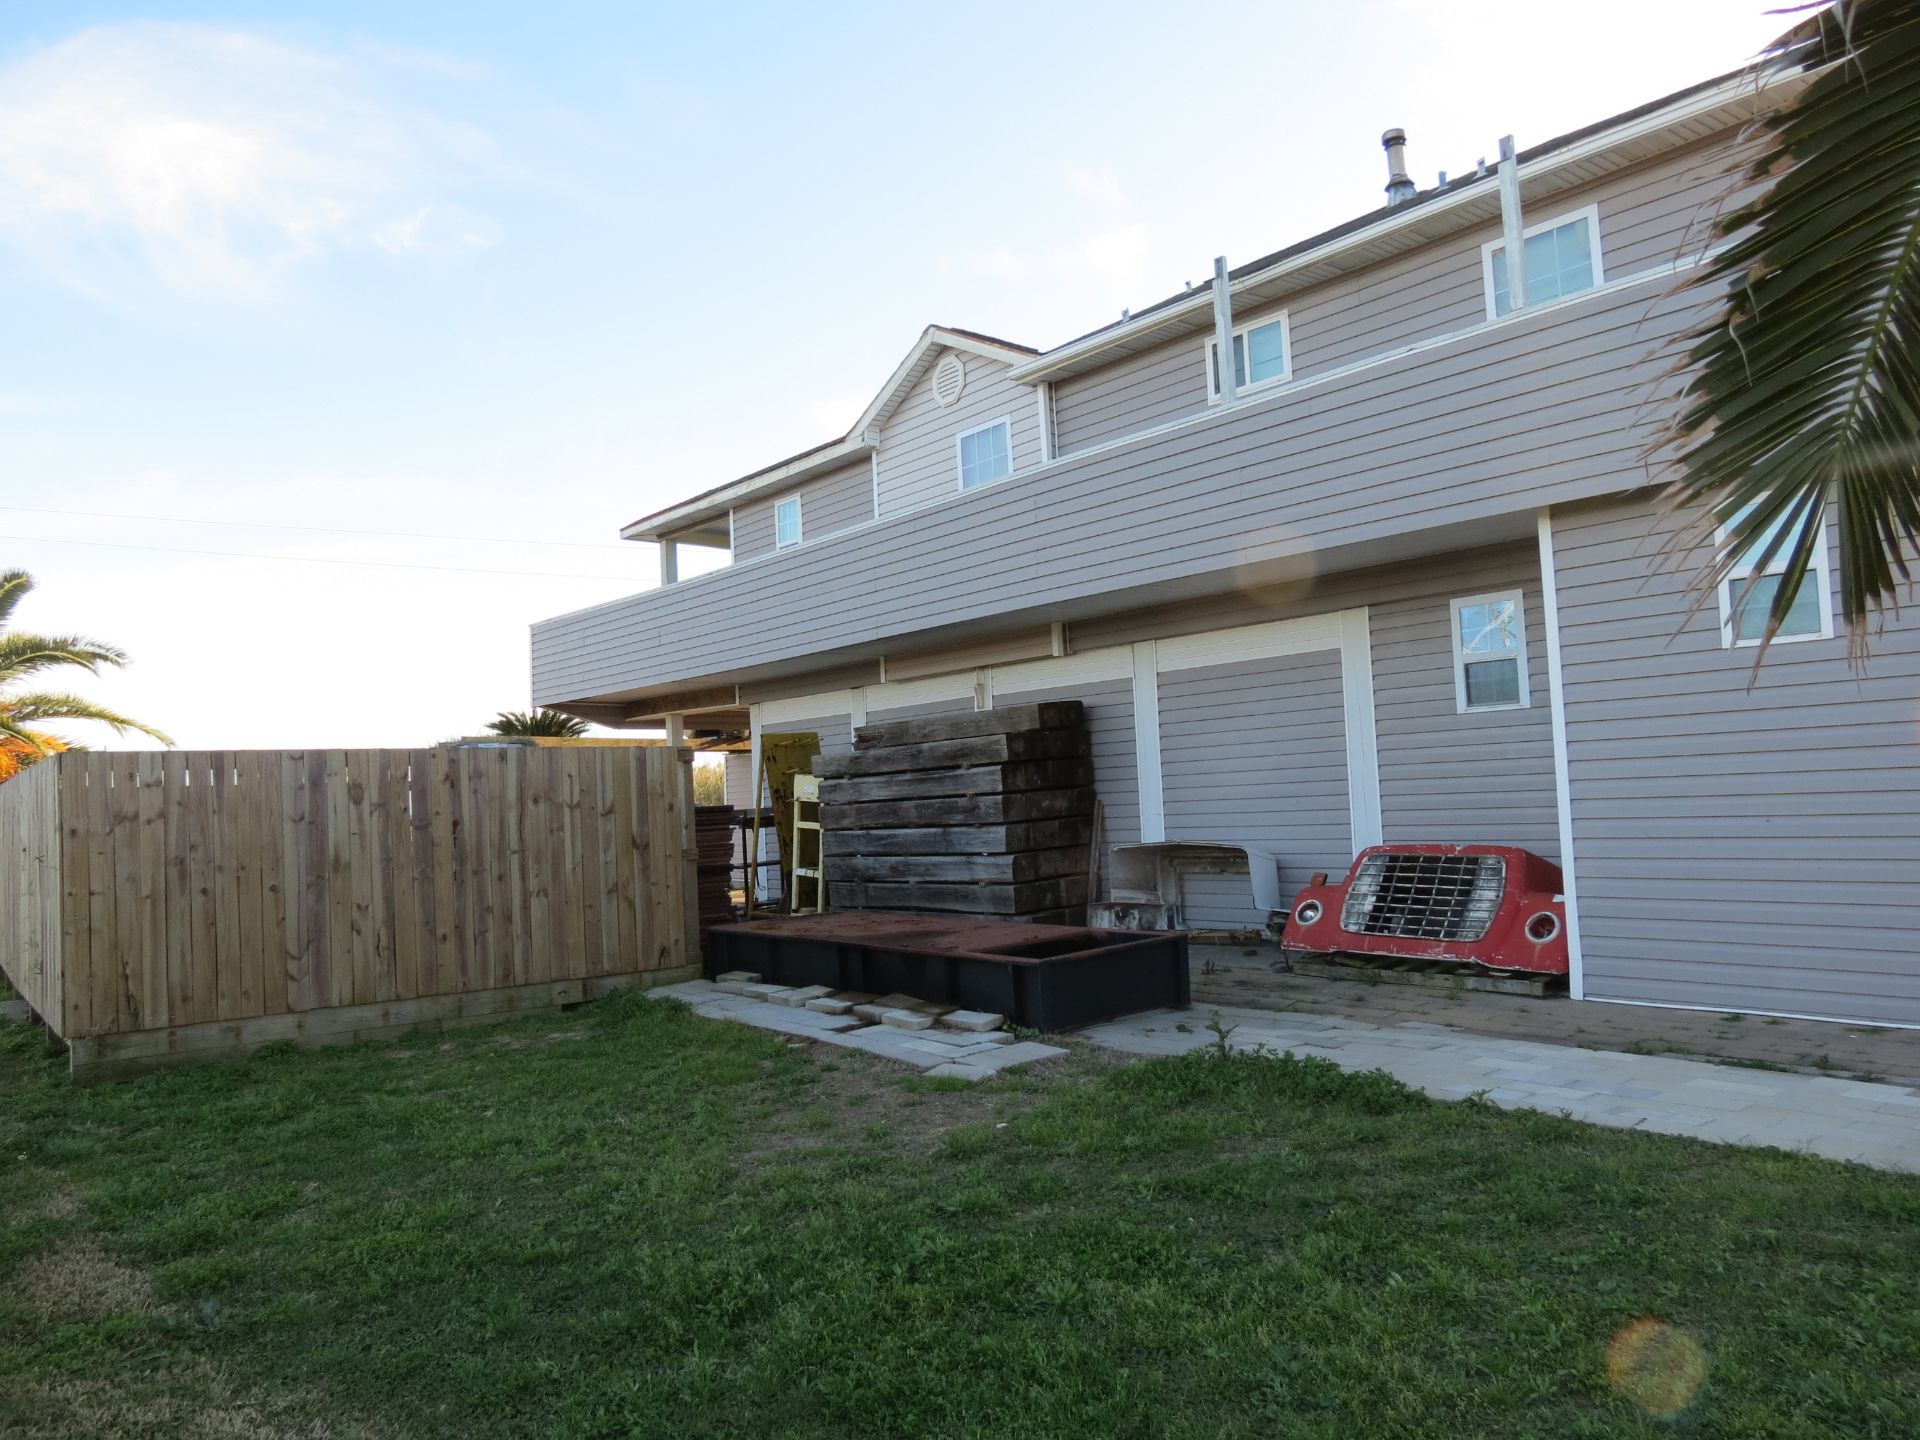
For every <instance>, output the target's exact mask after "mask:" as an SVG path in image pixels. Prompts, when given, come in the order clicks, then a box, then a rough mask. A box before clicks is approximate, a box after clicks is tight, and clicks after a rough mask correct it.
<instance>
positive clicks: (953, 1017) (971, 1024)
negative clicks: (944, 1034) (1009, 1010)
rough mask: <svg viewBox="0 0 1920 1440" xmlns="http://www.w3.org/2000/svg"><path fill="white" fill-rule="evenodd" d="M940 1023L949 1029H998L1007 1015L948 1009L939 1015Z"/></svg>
mask: <svg viewBox="0 0 1920 1440" xmlns="http://www.w3.org/2000/svg"><path fill="white" fill-rule="evenodd" d="M940 1023H941V1024H942V1025H944V1026H946V1027H947V1028H948V1029H951V1030H973V1031H986V1030H998V1029H999V1028H1000V1027H1001V1026H1002V1025H1005V1024H1006V1023H1007V1017H1006V1016H1004V1015H995V1014H993V1013H991V1012H990V1011H986V1010H949V1011H948V1012H947V1013H946V1014H944V1015H942V1016H941V1017H940Z"/></svg>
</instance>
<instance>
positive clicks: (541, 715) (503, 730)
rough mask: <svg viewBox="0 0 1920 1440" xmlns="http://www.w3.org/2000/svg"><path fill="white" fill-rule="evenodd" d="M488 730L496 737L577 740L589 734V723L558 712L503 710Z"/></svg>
mask: <svg viewBox="0 0 1920 1440" xmlns="http://www.w3.org/2000/svg"><path fill="white" fill-rule="evenodd" d="M487 729H489V730H491V731H492V732H493V733H494V734H496V735H514V736H524V735H557V736H560V737H562V738H564V739H568V740H575V739H578V738H579V737H580V736H582V735H584V734H586V733H587V722H586V721H584V720H576V719H575V718H574V717H573V716H571V715H562V714H561V713H560V712H559V711H558V710H535V711H533V712H532V713H528V712H527V711H525V710H502V711H501V712H500V717H499V718H498V719H497V720H490V721H488V722H487Z"/></svg>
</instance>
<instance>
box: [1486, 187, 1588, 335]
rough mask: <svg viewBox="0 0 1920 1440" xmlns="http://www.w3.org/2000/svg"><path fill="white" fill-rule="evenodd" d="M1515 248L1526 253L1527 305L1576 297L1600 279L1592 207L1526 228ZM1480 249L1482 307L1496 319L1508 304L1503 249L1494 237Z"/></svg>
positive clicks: (1504, 311)
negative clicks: (1483, 284)
mask: <svg viewBox="0 0 1920 1440" xmlns="http://www.w3.org/2000/svg"><path fill="white" fill-rule="evenodd" d="M1520 249H1521V253H1522V254H1523V255H1524V256H1525V257H1526V264H1527V304H1529V305H1539V304H1542V303H1543V302H1545V301H1548V300H1558V299H1560V298H1561V297H1562V296H1563V295H1578V294H1579V293H1580V292H1581V291H1582V290H1591V289H1593V287H1594V286H1596V285H1598V284H1599V283H1600V280H1601V274H1600V217H1599V214H1598V212H1597V211H1595V210H1594V209H1592V208H1588V209H1587V210H1584V211H1582V212H1581V213H1580V214H1578V215H1570V216H1561V217H1560V218H1559V219H1556V220H1549V221H1547V222H1545V223H1544V224H1541V225H1533V226H1529V227H1528V228H1527V232H1526V238H1525V239H1524V240H1523V241H1522V242H1521V247H1520ZM1482 253H1483V254H1484V256H1485V258H1486V280H1487V306H1488V310H1489V313H1490V315H1491V316H1492V317H1493V318H1495V319H1497V318H1498V317H1500V316H1502V315H1505V314H1506V313H1507V312H1508V311H1509V310H1511V309H1512V308H1513V300H1512V297H1511V296H1510V295H1509V294H1508V293H1507V247H1506V245H1505V243H1504V242H1502V241H1499V240H1495V241H1493V242H1492V243H1491V244H1489V245H1486V246H1483V247H1482Z"/></svg>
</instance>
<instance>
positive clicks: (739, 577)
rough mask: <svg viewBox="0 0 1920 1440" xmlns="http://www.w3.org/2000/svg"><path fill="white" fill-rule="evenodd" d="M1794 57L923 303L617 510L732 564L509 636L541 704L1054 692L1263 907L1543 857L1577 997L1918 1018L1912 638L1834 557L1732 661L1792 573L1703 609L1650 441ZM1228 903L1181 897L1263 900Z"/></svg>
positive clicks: (626, 720)
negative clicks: (1021, 287) (1050, 296)
mask: <svg viewBox="0 0 1920 1440" xmlns="http://www.w3.org/2000/svg"><path fill="white" fill-rule="evenodd" d="M1794 83H1796V82H1793V81H1790V80H1788V81H1781V82H1778V83H1776V84H1774V85H1772V86H1770V87H1768V88H1767V89H1766V90H1765V91H1763V92H1756V87H1755V84H1754V82H1753V80H1752V79H1751V78H1745V77H1734V78H1725V79H1721V80H1716V81H1712V82H1708V83H1705V84H1702V85H1699V86H1696V87H1694V88H1692V89H1689V90H1686V91H1684V92H1682V93H1680V94H1677V95H1672V96H1669V97H1667V98H1665V99H1662V100H1659V101H1657V102H1655V103H1653V104H1649V105H1646V106H1643V107H1641V108H1639V109H1637V110H1633V111H1631V112H1628V113H1626V114H1623V115H1618V116H1615V117H1613V118H1611V119H1609V120H1606V121H1603V122H1601V123H1599V124H1596V125H1593V126H1591V127H1589V128H1587V129H1584V130H1581V131H1578V132H1576V133H1574V134H1571V135H1566V136H1563V137H1561V138H1559V139H1556V140H1554V141H1551V142H1550V143H1548V144H1545V145H1541V146H1539V147H1537V148H1535V149H1531V150H1528V151H1524V152H1522V153H1520V154H1519V155H1517V156H1510V157H1508V158H1506V159H1503V160H1502V161H1501V162H1500V163H1499V164H1498V165H1495V166H1488V167H1485V168H1480V167H1476V169H1475V171H1474V172H1473V173H1470V174H1466V175H1462V176H1459V177H1457V178H1455V179H1453V180H1451V181H1447V182H1444V183H1441V184H1439V185H1437V186H1436V187H1434V188H1432V189H1427V190H1419V191H1416V190H1415V188H1414V186H1413V185H1412V183H1411V182H1409V181H1406V180H1405V179H1404V178H1401V177H1398V176H1396V177H1395V179H1394V183H1393V185H1392V186H1391V187H1390V190H1389V194H1390V196H1391V197H1392V203H1389V204H1388V205H1386V206H1385V207H1383V208H1381V209H1377V210H1374V211H1372V212H1371V213H1368V214H1365V215H1362V216H1360V217H1358V218H1357V219H1354V220H1352V221H1350V222H1349V223H1347V224H1344V225H1341V226H1339V227H1337V228H1336V229H1333V230H1330V231H1328V232H1326V233H1324V234H1321V235H1316V236H1313V237H1311V238H1309V239H1306V240H1302V241H1300V242H1298V243H1296V244H1293V245H1289V246H1288V247H1287V248H1286V249H1284V250H1280V251H1277V252H1275V253H1274V254H1272V255H1268V256H1265V257H1264V258H1261V259H1259V260H1256V261H1253V262H1252V263H1250V264H1244V265H1240V266H1238V267H1235V268H1233V269H1232V270H1230V271H1225V270H1223V271H1222V273H1221V274H1220V275H1218V276H1217V277H1216V280H1215V283H1214V284H1213V285H1211V286H1205V287H1198V288H1195V289H1192V290H1189V291H1186V292H1184V293H1181V294H1177V295H1174V296H1172V297H1170V298H1168V299H1165V300H1162V301H1160V302H1158V303H1157V304H1152V305H1148V306H1145V307H1144V308H1141V309H1139V310H1136V311H1134V312H1132V313H1131V314H1129V315H1128V316H1126V317H1125V318H1123V319H1121V320H1120V321H1119V322H1117V323H1114V324H1110V325H1107V326H1104V327H1103V328H1101V329H1098V330H1095V331H1092V332H1091V333H1089V334H1086V335H1083V336H1081V337H1080V338H1078V339H1076V340H1071V341H1068V342H1067V343H1065V344H1062V345H1057V346H1054V347H1053V348H1051V349H1048V350H1045V351H1035V350H1031V349H1028V348H1026V347H1024V346H1021V345H1017V344H1013V343H1010V342H1008V341H1003V340H996V339H992V338H990V337H988V336H984V335H979V334H975V333H972V332H969V331H965V330H959V329H952V328H946V327H939V326H935V327H931V328H929V329H927V330H926V331H925V332H924V333H923V334H922V335H921V337H920V339H919V340H918V342H917V343H916V344H915V345H914V346H913V348H912V350H911V351H910V352H909V353H908V355H907V356H906V358H905V359H904V360H903V361H902V362H901V364H900V366H899V368H898V369H897V370H895V371H894V373H893V374H892V376H890V377H889V378H888V379H887V381H886V383H885V385H884V386H883V387H882V389H881V391H880V393H879V395H878V396H877V397H876V398H875V400H874V401H873V403H872V405H871V406H869V407H868V409H867V412H866V413H865V414H864V415H862V416H861V417H860V419H859V421H858V422H857V423H856V424H855V425H854V426H853V427H852V429H850V430H849V431H848V432H847V433H846V434H845V435H844V436H842V437H840V438H838V439H835V440H833V441H830V442H829V443H827V444H824V445H822V446H819V447H818V448H816V449H814V450H810V451H807V452H805V453H803V454H800V455H796V456H794V457H792V458H791V459H787V460H783V461H781V462H780V463H778V464H776V465H773V466H770V467H768V468H767V469H764V470H761V471H758V472H756V473H754V474H751V475H747V476H743V477H741V478H740V479H738V480H735V481H732V482H731V483H728V484H725V485H721V486H719V487H718V488H716V489H713V490H709V491H707V492H706V493H704V494H702V495H698V496H695V497H694V498H692V499H690V500H688V501H685V502H684V503H682V504H679V505H675V506H673V507H671V508H669V509H667V510H663V511H661V512H659V513H658V514H654V515H650V516H647V517H646V518H644V519H642V520H639V521H636V522H635V523H634V524H632V525H631V526H629V527H627V529H626V531H625V532H624V533H625V534H626V535H627V536H628V537H629V538H633V539H637V540H643V541H649V542H654V543H657V544H659V545H660V547H661V550H662V562H663V574H664V576H665V577H666V579H667V580H668V581H669V582H671V581H672V580H673V577H674V576H675V575H676V573H677V568H678V567H677V564H676V559H675V557H676V554H677V547H679V546H681V545H687V544H692V545H710V546H725V547H727V548H729V549H730V550H731V552H732V564H731V565H729V566H727V567H725V568H722V569H719V570H716V571H713V572H712V573H709V574H705V575H701V576H699V577H698V578H695V579H690V580H686V581H681V582H678V583H664V584H663V585H662V586H661V587H660V588H658V589H655V590H652V591H649V592H647V593H645V594H640V595H635V596H632V597H630V598H627V599H624V600H619V601H616V602H613V603H611V604H606V605H600V606H596V607H594V608H592V609H588V610H583V611H579V612H576V613H574V614H569V615H564V616H560V617H557V618H554V619H551V620H546V621H543V622H541V623H540V624H538V625H536V626H535V627H534V634H533V690H534V699H535V700H536V701H538V702H539V703H541V704H543V705H552V706H557V707H559V708H561V709H564V710H568V711H571V712H573V713H576V714H580V715H583V716H587V717H590V718H593V719H597V720H602V721H609V722H612V723H615V724H636V725H656V726H657V725H663V724H664V725H669V726H682V725H685V726H688V727H697V726H699V725H700V724H701V718H700V717H701V716H702V715H703V714H714V713H718V712H729V713H737V712H739V711H742V710H744V711H745V712H746V713H747V714H748V715H750V717H751V723H752V726H753V729H754V732H755V733H756V734H758V733H761V732H766V731H792V730H812V731H815V732H817V733H818V734H819V736H820V738H821V742H822V744H823V745H824V746H825V747H826V748H827V749H829V750H833V749H837V748H840V747H844V746H846V745H848V744H849V742H850V734H851V730H852V728H853V727H855V726H857V725H860V724H862V723H865V722H867V721H871V720H878V719H883V718H889V717H898V716H907V715H916V714H925V713H929V712H936V711H943V710H954V709H970V708H974V707H989V706H994V705H1004V704H1009V703H1014V702H1018V701H1026V700H1034V699H1043V698H1076V699H1080V700H1082V701H1084V702H1085V703H1086V705H1087V707H1088V710H1089V714H1090V718H1091V723H1092V726H1093V729H1094V741H1095V764H1096V770H1097V780H1098V789H1099V792H1100V795H1101V798H1102V801H1103V808H1104V814H1105V826H1106V839H1107V841H1108V842H1109V843H1121V842H1125V841H1131V840H1137V839H1148V840H1153V839H1163V838H1171V839H1208V840H1231V841H1237V842H1239V843H1244V844H1255V845H1258V846H1260V847H1261V848H1263V849H1266V850H1270V851H1272V852H1274V853H1275V854H1277V855H1278V856H1279V857H1280V858H1281V865H1282V878H1283V881H1284V882H1286V883H1287V884H1288V886H1290V887H1291V886H1294V885H1298V884H1299V883H1302V882H1304V880H1305V879H1306V877H1307V876H1308V875H1309V874H1310V873H1312V872H1313V871H1316V870H1325V871H1330V872H1335V873H1339V872H1341V871H1343V870H1344V869H1345V867H1346V865H1347V864H1348V862H1349V861H1350V859H1351V857H1352V856H1353V854H1354V852H1355V851H1356V850H1357V849H1358V848H1360V847H1362V846H1364V845H1367V844H1370V843H1374V842H1377V841H1380V840H1382V839H1387V840H1397V841H1414V840H1438V841H1480V842H1501V843H1510V844H1517V845H1521V846H1524V847H1526V848H1528V849H1531V850H1534V851H1537V852H1539V853H1540V854H1543V855H1546V856H1549V857H1551V858H1553V859H1556V860H1557V861H1559V862H1560V863H1561V865H1562V866H1563V868H1564V870H1565V874H1566V884H1567V892H1568V897H1567V898H1568V902H1569V915H1570V921H1571V924H1570V929H1571V930H1572V932H1573V933H1572V937H1571V938H1572V941H1573V947H1574V948H1573V955H1574V970H1573V974H1572V977H1571V982H1572V993H1573V994H1574V995H1575V996H1576V997H1586V998H1589V999H1596V1000H1610V1001H1628V1002H1637V1003H1645V1004H1661V1005H1677V1006H1689V1007H1694V1006H1697V1007H1710V1008H1713V1009H1716V1010H1740V1011H1752V1012H1763V1013H1777V1014H1787V1015H1805V1016H1815V1017H1827V1018H1841V1019H1849V1020H1858V1021H1872V1022H1877V1023H1888V1024H1906V1025H1920V960H1917V959H1916V956H1915V949H1916V947H1915V940H1914V936H1915V933H1916V929H1917V928H1920V815H1917V814H1916V806H1915V799H1916V795H1917V794H1920V626H1916V625H1915V624H1914V622H1913V620H1912V619H1911V617H1896V618H1894V619H1892V620H1890V621H1889V622H1888V624H1887V625H1886V627H1885V629H1884V632H1883V633H1881V634H1880V636H1879V637H1878V639H1877V641H1876V643H1875V647H1874V654H1873V657H1872V660H1871V662H1870V664H1869V666H1868V667H1867V669H1866V670H1865V671H1864V672H1856V671H1854V670H1853V669H1851V668H1850V667H1849V665H1848V662H1847V658H1846V641H1845V638H1844V636H1843V635H1840V634H1837V633H1836V629H1835V624H1834V618H1833V610H1834V604H1833V596H1834V593H1835V577H1834V575H1833V573H1832V566H1831V565H1830V564H1829V563H1828V562H1827V559H1826V557H1824V556H1823V557H1822V559H1821V565H1820V571H1819V574H1818V576H1817V583H1813V584H1810V585H1809V587H1808V588H1807V590H1806V591H1805V592H1804V596H1803V600H1802V602H1801V604H1800V605H1799V606H1798V607H1797V609H1796V611H1795V613H1794V616H1793V618H1792V620H1791V621H1790V623H1789V624H1788V625H1787V627H1786V628H1785V630H1784V631H1783V632H1782V634H1781V636H1780V637H1779V639H1778V640H1777V641H1776V643H1775V644H1774V645H1773V646H1772V648H1771V649H1770V650H1769V651H1768V653H1767V655H1766V657H1765V661H1764V663H1763V664H1761V665H1760V666H1759V668H1758V670H1757V671H1756V670H1755V667H1754V660H1755V655H1756V651H1755V649H1754V648H1753V639H1754V636H1753V631H1754V630H1755V628H1756V627H1755V619H1756V617H1757V616H1758V615H1759V614H1761V613H1763V612H1764V610H1765V608H1766V603H1767V600H1768V598H1769V597H1770V594H1771V585H1772V584H1773V583H1776V582H1773V581H1772V580H1771V578H1770V577H1769V576H1767V575H1764V574H1763V575H1757V576H1755V575H1743V576H1738V577H1736V579H1735V580H1733V581H1732V582H1730V583H1729V584H1727V585H1725V586H1722V587H1721V593H1720V594H1719V595H1718V596H1717V597H1712V596H1706V597H1704V598H1703V597H1702V596H1701V595H1700V594H1699V592H1698V591H1697V589H1696V586H1697V581H1698V576H1699V574H1700V571H1701V568H1702V563H1703V561H1704V559H1705V551H1704V549H1699V548H1696V549H1694V550H1692V551H1687V550H1684V549H1683V550H1675V549H1674V547H1672V546H1671V545H1669V544H1668V541H1669V540H1670V538H1671V537H1672V536H1673V535H1674V534H1675V532H1676V530H1677V529H1678V527H1679V526H1680V525H1681V523H1682V520H1681V517H1676V516H1671V515H1667V514H1664V513H1663V512H1662V510H1661V509H1660V507H1659V506H1658V505H1657V504H1656V501H1655V493H1654V488H1653V485H1654V482H1655V480H1656V479H1657V476H1656V475H1655V474H1654V473H1653V472H1652V471H1650V469H1649V467H1648V464H1647V462H1646V459H1645V454H1646V451H1647V448H1648V445H1649V443H1650V442H1651V441H1652V440H1653V439H1654V438H1655V436H1656V435H1657V433H1658V428H1659V425H1660V422H1661V420H1662V419H1663V417H1664V416H1665V415H1666V414H1667V413H1668V410H1669V407H1670V406H1671V404H1672V401H1673V396H1674V394H1675V393H1676V391H1677V387H1678V385H1679V384H1680V383H1681V382H1680V381H1679V380H1677V379H1675V378H1674V377H1673V376H1672V375H1671V373H1670V372H1671V370H1672V367H1673V360H1674V347H1673V341H1674V340H1675V338H1676V337H1678V336H1680V335H1682V334H1683V333H1684V332H1685V331H1686V330H1687V329H1688V328H1689V327H1690V326H1692V325H1694V324H1696V323H1698V321H1699V320H1700V319H1701V317H1702V316H1703V315H1705V314H1708V313H1710V310H1709V308H1708V307H1709V305H1710V301H1709V300H1708V298H1707V297H1704V296H1703V295H1702V294H1700V293H1698V292H1697V291H1692V290H1685V289H1682V288H1681V287H1680V285H1679V282H1680V281H1681V280H1682V279H1684V277H1685V276H1686V274H1687V273H1688V271H1689V270H1690V269H1692V267H1694V266H1696V265H1698V264H1699V263H1700V261H1701V258H1702V255H1703V252H1704V251H1705V249H1706V247H1707V246H1708V245H1709V244H1710V243H1711V235H1710V225H1709V222H1710V221H1711V219H1712V218H1713V216H1714V215H1715V214H1716V213H1717V212H1718V210H1719V207H1720V206H1721V205H1722V204H1723V203H1724V201H1725V196H1726V191H1727V188H1728V182H1727V180H1726V178H1725V175H1726V171H1727V166H1728V162H1729V159H1730V158H1732V157H1733V156H1734V155H1735V154H1737V153H1738V152H1739V147H1740V146H1741V144H1742V141H1741V139H1740V135H1741V129H1742V126H1743V125H1744V124H1745V123H1746V122H1748V121H1750V120H1751V119H1752V118H1753V117H1754V116H1755V114H1756V113H1757V112H1758V111H1759V110H1760V109H1761V108H1763V107H1767V106H1770V105H1772V104H1775V103H1778V102H1779V101H1780V100H1781V99H1782V98H1784V96H1785V95H1786V94H1787V93H1790V90H1791V86H1792V85H1793V84H1794ZM1390 136H1391V132H1390ZM1389 149H1390V154H1392V153H1394V149H1395V147H1393V146H1391V145H1390V147H1389ZM1516 248H1517V249H1518V250H1519V252H1520V254H1521V256H1522V258H1521V259H1520V261H1519V262H1518V263H1516V261H1515V259H1514V251H1515V249H1516ZM1702 601H1703V603H1696V602H1702ZM1210 883H1212V882H1207V881H1204V880H1201V879H1199V878H1196V879H1195V880H1193V881H1192V882H1191V885H1190V889H1189V893H1188V902H1189V912H1190V915H1191V917H1192V919H1193V920H1194V922H1195V923H1200V924H1222V923H1242V922H1248V923H1250V922H1253V921H1255V920H1256V919H1257V918H1258V917H1254V916H1251V915H1249V914H1246V913H1244V912H1243V911H1242V910H1241V908H1240V907H1241V905H1242V904H1243V901H1242V899H1241V898H1240V897H1241V896H1243V895H1244V890H1245V886H1244V881H1240V882H1237V883H1228V882H1226V881H1224V880H1222V881H1220V882H1218V884H1217V887H1216V888H1213V889H1210V888H1209V884H1210Z"/></svg>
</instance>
